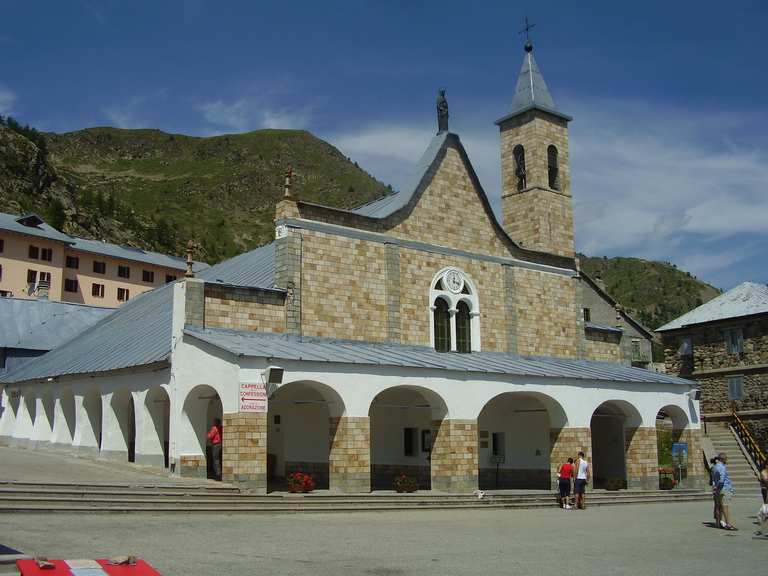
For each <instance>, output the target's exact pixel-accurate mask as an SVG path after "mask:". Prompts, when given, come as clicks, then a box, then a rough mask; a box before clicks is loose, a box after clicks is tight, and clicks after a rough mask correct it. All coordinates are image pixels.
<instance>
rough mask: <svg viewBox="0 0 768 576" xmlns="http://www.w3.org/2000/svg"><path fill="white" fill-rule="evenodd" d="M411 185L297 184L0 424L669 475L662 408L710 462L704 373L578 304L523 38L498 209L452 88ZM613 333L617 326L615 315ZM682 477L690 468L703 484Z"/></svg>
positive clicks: (10, 403)
mask: <svg viewBox="0 0 768 576" xmlns="http://www.w3.org/2000/svg"><path fill="white" fill-rule="evenodd" d="M437 108H438V128H439V130H438V133H437V134H436V136H435V137H434V138H433V139H432V141H431V142H430V144H429V146H428V147H427V149H426V151H425V152H424V155H423V156H422V158H421V160H420V161H419V163H418V168H417V171H416V174H415V178H414V180H413V183H412V185H411V186H409V187H406V188H403V189H402V190H401V191H399V192H397V193H393V194H391V195H388V196H386V197H384V198H381V199H379V200H376V201H374V202H371V203H369V204H366V205H364V206H361V207H359V208H357V209H354V210H343V209H338V208H331V207H327V206H322V205H317V204H311V203H307V202H302V201H298V200H297V199H295V198H294V197H293V196H292V194H291V185H292V178H293V177H301V175H295V176H292V175H291V174H290V173H289V174H288V175H287V176H286V186H285V195H284V198H283V199H282V201H281V202H279V204H278V205H277V208H276V215H275V240H274V241H273V242H271V243H270V244H267V245H265V246H262V247H260V248H257V249H255V250H252V251H250V252H247V253H244V254H241V255H239V256H237V257H235V258H232V259H230V260H227V261H225V262H222V263H220V264H218V265H215V266H212V267H211V268H208V269H205V270H203V271H201V272H199V273H197V274H196V275H195V276H194V277H193V276H192V274H191V272H190V275H189V276H188V277H187V278H185V279H182V280H178V281H176V282H174V283H172V284H169V285H167V286H164V287H160V288H157V289H155V290H153V291H151V292H149V293H146V294H143V295H141V296H140V297H137V298H135V299H133V300H131V301H130V302H128V303H127V304H125V305H124V306H122V307H121V308H120V309H118V310H117V311H115V312H114V313H112V314H110V315H109V316H107V317H106V318H104V319H103V320H101V321H99V322H98V323H97V324H95V325H94V326H93V327H91V328H89V329H87V330H86V331H85V332H83V333H82V334H80V335H79V336H78V337H76V338H74V339H72V340H71V341H69V342H67V343H66V344H64V345H62V346H60V347H59V348H57V349H55V350H52V351H51V352H49V353H47V354H45V355H43V356H41V357H40V358H38V359H36V360H35V361H33V362H30V363H29V364H27V365H25V366H24V367H22V368H20V369H19V370H16V371H13V372H11V373H9V374H7V375H5V376H4V378H3V379H2V380H0V382H2V383H3V386H4V390H3V402H4V404H5V405H6V407H7V409H6V410H5V411H4V413H3V416H2V420H0V438H2V440H3V441H5V442H9V443H15V444H20V445H35V444H37V443H50V444H53V445H59V446H61V447H62V448H63V449H66V450H76V451H78V452H85V453H91V454H94V455H98V456H100V457H103V458H114V459H118V460H129V461H134V462H137V463H143V464H147V465H152V466H158V467H166V468H168V470H169V473H172V474H178V475H182V476H201V477H204V476H205V475H206V466H207V463H206V430H207V429H208V428H209V427H210V425H211V422H212V421H213V419H214V418H216V417H220V418H222V420H223V479H224V480H225V481H228V482H235V483H239V484H241V485H243V486H246V487H248V488H251V489H253V490H256V491H265V490H273V489H279V488H280V487H281V486H283V482H284V479H285V477H286V475H287V474H290V473H291V472H292V471H303V472H308V473H311V474H312V475H313V476H314V478H315V480H316V481H317V483H318V487H320V488H328V489H330V490H332V491H339V492H349V493H361V492H369V491H371V490H380V489H384V490H387V489H392V484H393V477H394V476H395V475H396V474H400V473H405V474H406V475H409V476H411V477H413V478H415V479H417V481H418V483H419V486H420V488H422V489H432V490H439V491H445V492H467V491H472V490H475V489H478V488H482V489H493V488H497V487H498V488H513V487H514V488H538V489H549V488H550V487H551V486H552V485H554V483H555V482H556V479H555V476H556V470H557V468H558V466H559V464H561V463H562V462H563V461H564V460H566V459H567V458H568V457H575V456H576V454H577V453H578V452H579V451H584V452H585V453H586V454H587V457H588V459H589V460H591V462H592V467H593V479H594V485H595V486H596V487H600V486H604V485H606V484H607V483H616V482H617V481H618V482H619V483H620V484H623V485H624V486H626V487H629V488H652V489H656V488H658V461H657V447H656V446H657V437H656V420H657V415H658V414H659V413H660V412H663V413H664V414H666V415H667V416H668V417H670V418H671V420H672V425H673V429H674V432H675V434H674V437H675V441H680V442H687V443H688V446H689V453H690V454H691V458H690V464H689V470H688V478H689V479H690V481H691V482H700V481H701V480H702V476H703V465H702V462H701V461H700V460H701V459H700V458H699V457H698V455H699V454H700V452H701V450H700V422H699V406H698V401H697V400H696V390H695V389H694V386H695V383H694V382H692V381H689V380H684V379H681V378H677V377H673V376H668V375H665V374H657V373H653V372H650V371H647V370H644V369H642V368H638V367H634V366H632V365H630V362H628V361H625V360H626V358H625V357H624V356H623V355H622V354H623V353H622V344H621V341H620V340H621V338H620V337H617V335H616V334H617V332H620V331H621V329H620V328H617V327H616V326H615V325H614V326H609V325H600V324H596V323H592V322H587V321H585V318H584V312H583V310H584V308H585V301H586V300H585V299H586V296H585V294H586V293H587V292H588V291H590V290H594V289H595V288H594V287H593V286H592V285H590V284H589V283H586V282H585V281H584V278H583V276H582V274H581V272H580V270H579V266H578V261H577V259H576V257H575V252H574V229H573V200H572V191H571V176H570V164H569V151H568V126H569V123H570V121H571V117H570V116H568V115H567V114H565V113H563V112H562V111H561V110H560V109H559V108H558V107H557V106H556V105H555V102H554V100H553V98H552V96H551V95H550V92H549V90H548V89H547V85H546V84H545V82H544V79H543V77H542V75H541V73H540V71H539V69H538V67H537V65H536V61H535V59H534V54H533V46H532V45H531V44H530V43H527V44H526V46H525V52H524V55H523V64H522V67H521V70H520V73H519V77H518V80H517V87H516V91H515V94H514V96H513V98H512V105H511V108H510V109H509V110H508V113H507V114H505V115H503V116H502V117H501V118H500V119H499V120H497V121H496V125H497V126H498V130H499V135H500V148H501V170H502V214H503V222H499V221H498V220H497V218H496V216H495V215H494V213H493V211H492V209H491V206H490V203H489V201H488V197H487V195H486V193H485V192H484V190H483V188H482V186H481V184H480V182H479V180H478V177H477V175H476V173H475V171H474V169H473V168H472V165H471V163H470V161H469V158H468V156H467V153H466V151H465V149H464V146H463V145H462V142H461V139H460V138H459V136H458V135H457V134H454V133H452V132H450V130H449V127H448V109H447V103H446V102H445V99H444V95H442V94H441V96H440V97H439V98H438V106H437ZM619 336H620V335H619ZM688 485H689V486H690V485H691V484H688Z"/></svg>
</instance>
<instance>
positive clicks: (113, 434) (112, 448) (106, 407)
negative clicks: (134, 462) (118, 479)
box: [101, 392, 128, 462]
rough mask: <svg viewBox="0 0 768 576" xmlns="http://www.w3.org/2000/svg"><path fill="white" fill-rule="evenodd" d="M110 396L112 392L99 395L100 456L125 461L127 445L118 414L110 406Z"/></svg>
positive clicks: (126, 458)
mask: <svg viewBox="0 0 768 576" xmlns="http://www.w3.org/2000/svg"><path fill="white" fill-rule="evenodd" d="M112 396H114V392H109V393H107V394H103V395H102V396H101V456H103V457H104V458H109V459H110V460H122V461H125V462H127V461H128V445H127V444H126V442H125V436H124V435H123V430H122V428H121V427H120V420H119V418H118V415H117V414H115V410H114V408H113V406H112Z"/></svg>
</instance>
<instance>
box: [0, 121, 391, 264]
mask: <svg viewBox="0 0 768 576" xmlns="http://www.w3.org/2000/svg"><path fill="white" fill-rule="evenodd" d="M7 124H8V122H7V121H6V122H4V123H3V124H2V125H0V210H1V211H5V212H17V213H20V212H27V211H36V212H40V213H41V214H42V215H44V216H45V217H47V218H48V219H49V221H50V222H51V223H52V224H54V225H56V226H57V227H59V228H62V229H63V230H64V231H66V232H69V233H73V234H77V235H81V236H87V237H91V238H97V239H104V240H109V241H111V242H118V243H122V244H129V245H133V246H138V247H142V248H149V249H152V250H157V251H161V252H169V253H175V254H180V253H181V252H183V249H184V248H183V247H184V244H185V243H186V241H187V240H188V239H190V238H193V239H195V240H196V241H197V242H198V243H199V244H200V245H201V247H202V250H201V251H202V253H201V254H200V255H199V256H200V257H201V258H204V259H206V260H208V261H211V262H214V261H218V260H221V259H223V258H226V257H229V256H233V255H235V254H237V253H239V252H242V251H243V250H246V249H249V248H253V247H255V246H258V245H260V244H263V243H264V242H266V241H268V240H269V239H271V238H272V236H273V233H274V228H273V218H274V206H275V203H276V202H277V201H278V200H279V198H280V196H281V194H282V182H283V175H284V173H285V170H286V168H287V167H288V166H289V165H291V166H293V170H294V179H293V190H292V192H293V194H294V195H295V196H297V197H298V198H300V199H303V200H307V201H310V202H318V203H322V204H327V205H330V206H339V207H352V206H356V205H359V204H362V203H364V202H367V201H370V200H372V199H375V198H377V197H379V196H382V195H383V194H385V193H387V192H390V191H391V188H389V187H387V186H385V185H384V184H382V183H381V182H378V181H377V180H375V179H374V178H373V177H371V176H370V175H369V174H367V173H366V172H364V171H363V170H361V169H360V168H359V167H358V166H357V165H356V164H353V163H352V162H350V161H349V159H347V158H346V157H344V155H342V154H341V152H339V151H338V150H337V149H336V148H334V147H333V146H331V145H330V144H328V143H327V142H324V141H322V140H320V139H318V138H316V137H315V136H313V135H312V134H310V133H309V132H305V131H296V130H259V131H256V132H249V133H245V134H234V135H225V136H214V137H207V138H198V137H191V136H183V135H178V134H167V133H165V132H162V131H160V130H122V129H117V128H90V129H87V130H80V131H77V132H71V133H67V134H40V133H37V132H35V131H30V130H29V129H26V131H25V129H24V128H21V127H19V126H18V125H15V126H11V127H9V126H8V125H7Z"/></svg>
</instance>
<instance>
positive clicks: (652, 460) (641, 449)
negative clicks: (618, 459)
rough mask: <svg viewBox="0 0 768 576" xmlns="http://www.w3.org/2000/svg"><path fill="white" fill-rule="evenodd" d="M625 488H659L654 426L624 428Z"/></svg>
mask: <svg viewBox="0 0 768 576" xmlns="http://www.w3.org/2000/svg"><path fill="white" fill-rule="evenodd" d="M624 449H625V453H626V462H627V488H642V489H645V490H657V489H658V488H659V456H658V446H657V442H656V428H655V427H653V428H645V427H641V428H625V429H624Z"/></svg>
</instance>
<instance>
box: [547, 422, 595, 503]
mask: <svg viewBox="0 0 768 576" xmlns="http://www.w3.org/2000/svg"><path fill="white" fill-rule="evenodd" d="M549 445H550V449H549V467H550V481H551V485H552V488H553V489H555V490H556V489H557V471H558V469H559V468H560V465H561V464H563V463H564V462H567V461H568V458H573V460H574V462H575V461H576V457H577V456H578V454H579V452H584V455H585V456H586V458H587V461H588V462H591V461H592V432H591V430H590V429H589V428H550V430H549ZM589 483H590V486H591V485H592V478H591V476H590V482H589Z"/></svg>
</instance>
